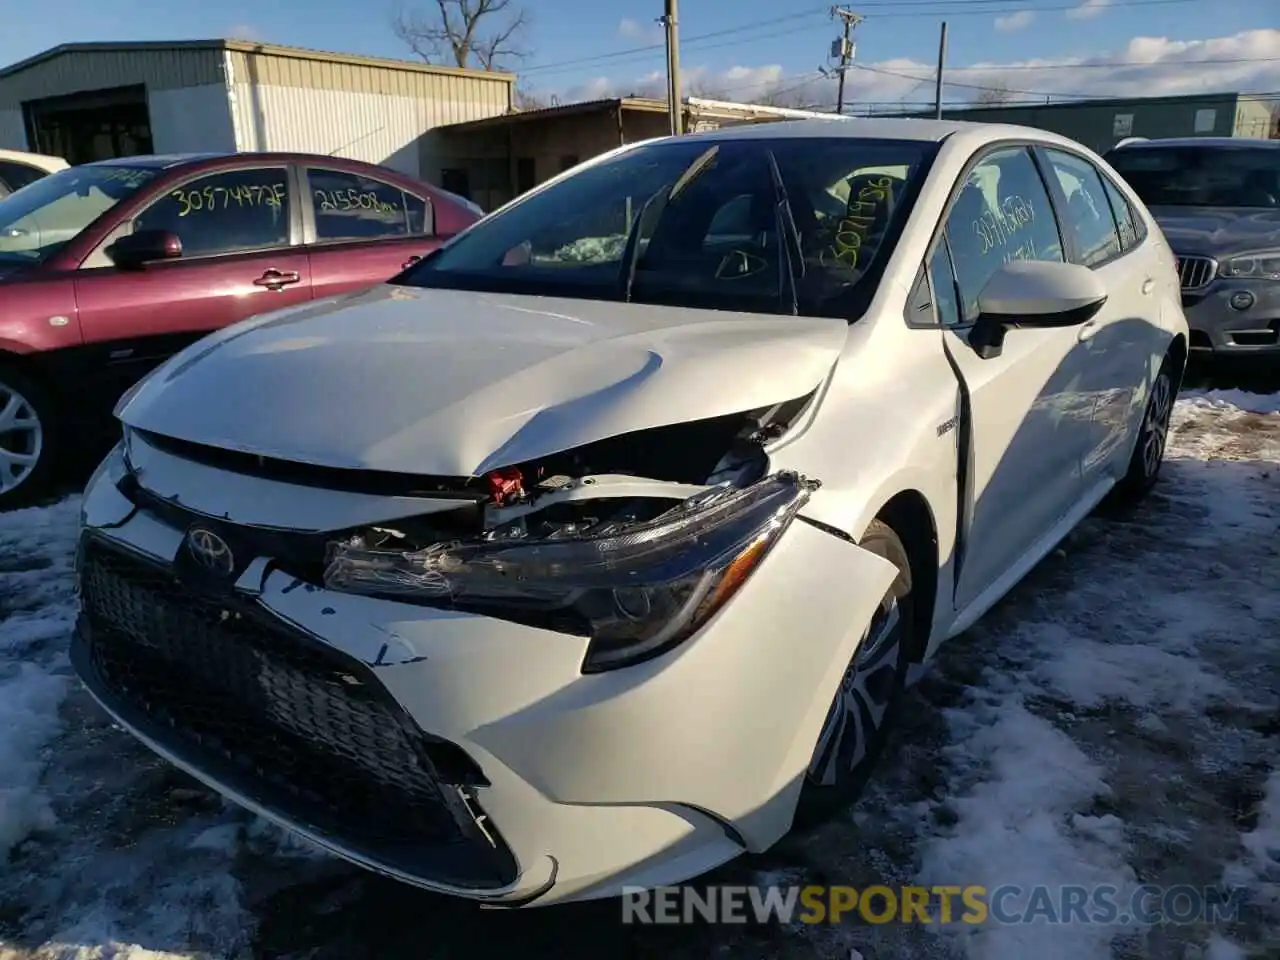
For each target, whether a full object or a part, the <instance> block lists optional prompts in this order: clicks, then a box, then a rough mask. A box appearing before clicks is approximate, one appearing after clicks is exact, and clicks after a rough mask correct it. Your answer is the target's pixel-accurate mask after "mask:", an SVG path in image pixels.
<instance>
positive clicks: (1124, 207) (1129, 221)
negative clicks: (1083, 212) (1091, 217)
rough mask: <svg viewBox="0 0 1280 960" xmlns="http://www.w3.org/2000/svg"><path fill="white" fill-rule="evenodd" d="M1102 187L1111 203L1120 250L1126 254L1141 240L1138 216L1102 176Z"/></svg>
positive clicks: (1115, 187) (1108, 179)
mask: <svg viewBox="0 0 1280 960" xmlns="http://www.w3.org/2000/svg"><path fill="white" fill-rule="evenodd" d="M1102 186H1103V187H1104V188H1106V191H1107V199H1108V200H1110V201H1111V212H1112V213H1113V214H1115V218H1116V229H1117V230H1118V231H1119V233H1120V249H1121V251H1122V252H1124V253H1128V252H1129V251H1130V250H1132V249H1133V248H1134V247H1136V246H1137V245H1138V241H1139V240H1140V239H1141V236H1140V235H1139V233H1138V216H1137V214H1135V213H1134V212H1133V207H1132V206H1130V204H1129V201H1128V200H1126V199H1125V197H1124V194H1123V193H1121V192H1120V188H1119V187H1117V186H1116V185H1115V184H1114V183H1112V182H1111V178H1110V177H1107V176H1103V178H1102Z"/></svg>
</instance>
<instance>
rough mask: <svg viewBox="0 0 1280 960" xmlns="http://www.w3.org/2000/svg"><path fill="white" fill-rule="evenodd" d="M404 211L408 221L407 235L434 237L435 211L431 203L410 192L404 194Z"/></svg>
mask: <svg viewBox="0 0 1280 960" xmlns="http://www.w3.org/2000/svg"><path fill="white" fill-rule="evenodd" d="M404 211H405V216H406V217H407V218H408V221H409V236H411V237H434V236H435V234H436V217H435V211H434V210H433V209H432V207H431V204H429V203H428V202H427V201H426V200H423V199H422V198H421V197H415V196H414V195H413V194H412V193H406V194H405V195H404Z"/></svg>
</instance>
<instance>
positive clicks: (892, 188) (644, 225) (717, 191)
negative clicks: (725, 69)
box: [396, 137, 936, 319]
mask: <svg viewBox="0 0 1280 960" xmlns="http://www.w3.org/2000/svg"><path fill="white" fill-rule="evenodd" d="M935 149H936V148H935V145H934V144H932V143H920V142H914V141H889V140H870V139H859V138H852V137H832V138H820V139H819V138H813V139H810V138H798V137H797V138H778V139H772V138H769V139H765V138H761V139H742V140H721V141H717V140H708V139H700V138H692V139H684V140H675V141H670V140H669V141H663V142H661V143H656V144H651V145H645V146H640V147H636V148H633V149H631V150H628V151H625V152H623V153H620V154H618V155H617V156H616V157H612V158H610V159H608V160H605V161H601V162H597V163H591V164H586V165H583V166H582V167H580V168H578V169H577V172H575V173H573V174H571V175H570V176H568V177H567V178H566V179H564V180H561V181H559V182H558V183H555V184H553V185H550V186H548V187H546V188H545V189H542V190H539V191H536V192H534V193H532V194H530V196H529V197H528V198H527V199H524V200H521V201H519V202H517V203H515V204H513V205H512V206H509V207H507V208H506V209H505V210H503V211H501V212H499V213H496V214H492V215H490V216H489V217H488V219H486V220H484V221H482V222H481V223H479V224H478V225H477V226H475V227H473V228H472V229H471V230H469V231H467V233H465V234H464V235H462V236H461V237H460V238H459V239H458V240H457V241H456V242H454V243H452V244H450V245H449V246H447V247H445V248H443V249H442V250H440V251H439V252H438V253H437V254H435V255H434V256H432V257H430V258H427V259H425V260H424V261H423V262H422V263H421V264H420V265H419V266H418V267H415V268H412V269H411V270H409V271H408V272H407V273H405V274H402V275H401V276H400V277H398V278H397V280H396V282H397V283H401V284H406V285H410V286H422V287H449V288H453V289H471V290H484V291H489V292H503V293H525V294H539V295H544V296H561V297H579V298H584V299H595V300H614V299H621V298H622V297H623V296H624V290H625V288H626V277H627V276H628V274H629V273H630V258H628V257H625V256H624V254H625V253H626V252H627V249H628V239H629V238H631V237H632V236H633V235H634V240H635V242H634V243H633V244H632V249H633V250H634V251H635V254H636V256H635V261H634V262H635V272H634V281H633V283H632V286H631V296H630V299H631V300H633V301H636V302H642V303H655V304H669V305H680V306H689V307H696V308H702V309H723V310H739V311H745V312H779V311H781V312H788V313H789V312H791V309H790V303H789V291H790V289H791V276H794V277H795V281H796V282H795V292H796V300H797V301H798V304H797V306H798V309H799V312H800V313H802V314H806V315H811V316H839V317H844V318H847V319H853V315H855V314H856V313H857V312H858V309H859V304H860V303H861V302H862V301H863V300H864V297H863V296H862V294H863V293H864V290H863V288H864V287H867V286H874V281H871V282H869V283H866V284H864V283H863V278H864V277H867V276H868V275H869V274H870V273H871V272H872V271H873V269H874V268H876V267H877V266H878V265H879V264H881V263H883V262H884V260H885V259H886V258H887V256H888V254H889V252H890V250H891V248H892V245H893V242H894V237H895V236H896V233H897V231H898V230H899V229H900V226H901V222H902V219H903V217H904V216H905V214H906V212H907V210H906V206H907V202H906V201H907V198H908V197H909V196H911V195H912V191H913V189H914V187H915V185H916V184H917V183H918V182H919V180H920V179H921V178H922V177H923V176H924V175H925V173H926V172H927V167H928V161H929V159H930V158H931V157H932V155H933V151H934V150H935ZM775 169H776V173H777V176H778V177H779V178H780V179H781V189H779V185H778V184H777V183H776V182H775V172H774V171H775ZM783 197H785V199H786V204H785V208H784V206H783V205H781V204H780V199H782V198H783ZM783 209H789V211H790V216H791V219H792V220H793V221H794V225H795V231H796V233H797V234H798V237H794V238H792V239H790V240H788V239H786V233H785V232H781V231H780V227H782V229H783V230H786V229H789V227H787V225H786V216H785V214H784V213H782V212H781V211H782V210H783ZM796 252H798V254H799V261H797V262H794V263H793V262H792V260H794V259H795V258H794V253H796Z"/></svg>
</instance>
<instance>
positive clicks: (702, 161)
mask: <svg viewBox="0 0 1280 960" xmlns="http://www.w3.org/2000/svg"><path fill="white" fill-rule="evenodd" d="M719 152H720V145H719V144H716V145H715V146H713V147H711V148H710V149H708V150H706V151H704V152H702V153H700V154H699V155H698V156H697V157H696V158H695V159H694V161H693V163H691V164H689V166H687V167H685V170H684V173H682V174H680V176H678V177H676V180H675V182H674V183H672V184H671V187H670V189H667V190H659V191H658V192H657V193H655V194H654V195H653V196H652V197H650V198H649V199H648V200H646V201H645V202H644V206H642V207H641V208H640V212H639V213H637V214H636V218H635V221H634V222H633V223H632V224H631V226H630V228H629V229H628V230H627V242H626V244H625V245H624V246H623V248H622V264H623V273H622V300H623V302H624V303H630V302H631V288H632V287H633V286H635V282H636V269H637V268H638V267H639V265H640V230H641V226H642V224H643V223H644V218H645V215H646V214H647V213H649V211H650V209H652V210H653V212H654V214H655V216H661V215H662V211H663V210H664V209H665V208H666V206H667V204H668V203H670V202H671V201H672V200H674V199H675V198H676V196H677V195H679V193H680V191H681V190H683V189H684V188H685V187H687V186H688V185H689V184H691V183H692V182H693V181H694V179H695V178H696V177H697V176H698V174H700V173H702V171H703V170H705V169H707V167H709V166H711V161H713V160H714V159H715V158H716V154H718V153H719Z"/></svg>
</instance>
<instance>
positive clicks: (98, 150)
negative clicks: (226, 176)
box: [0, 40, 515, 176]
mask: <svg viewBox="0 0 1280 960" xmlns="http://www.w3.org/2000/svg"><path fill="white" fill-rule="evenodd" d="M514 81H515V77H514V76H513V75H511V74H505V73H491V72H482V71H478V70H460V69H456V68H450V67H438V66H428V65H426V64H422V63H417V62H411V61H403V60H380V59H374V58H371V57H358V56H349V55H346V54H333V53H322V52H318V51H314V50H304V49H300V48H295V47H282V46H274V45H270V44H262V43H250V42H246V41H240V40H198V41H184V42H173V43H69V44H63V45H62V46H59V47H54V48H53V49H52V50H47V51H45V52H44V53H41V54H38V55H36V56H34V57H31V58H30V59H27V60H23V61H22V62H20V63H16V64H14V65H13V66H10V67H7V68H5V69H3V70H0V147H9V148H16V149H19V150H33V151H35V152H37V153H47V154H53V155H55V156H60V157H63V158H65V159H66V160H67V161H68V162H70V163H73V164H74V163H86V162H89V161H93V160H102V159H107V158H109V157H116V156H128V155H132V154H142V153H161V154H164V153H189V152H205V151H215V152H221V151H236V150H290V151H301V152H308V153H321V154H334V155H338V156H344V157H351V158H354V159H357V160H366V161H369V162H372V163H379V164H383V165H385V166H388V167H391V168H392V169H395V170H399V171H402V172H404V173H407V174H410V175H413V176H422V175H423V174H424V173H425V172H426V171H429V170H435V171H438V170H439V169H440V163H439V159H438V158H436V157H434V156H433V150H434V148H433V146H432V142H433V141H432V138H431V137H426V136H424V134H426V133H427V132H428V131H430V130H432V129H433V128H435V127H439V126H442V125H445V124H451V123H460V122H463V121H467V120H478V119H481V118H484V117H490V116H494V115H498V114H503V113H506V112H507V111H508V110H509V109H510V108H511V96H512V89H513V84H514Z"/></svg>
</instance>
